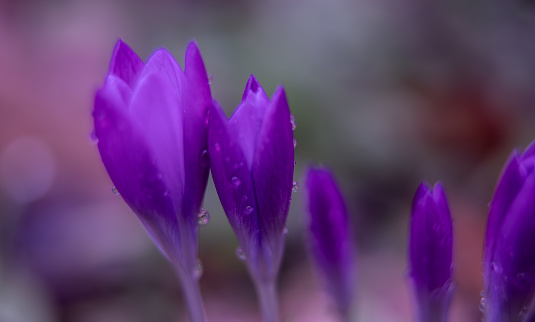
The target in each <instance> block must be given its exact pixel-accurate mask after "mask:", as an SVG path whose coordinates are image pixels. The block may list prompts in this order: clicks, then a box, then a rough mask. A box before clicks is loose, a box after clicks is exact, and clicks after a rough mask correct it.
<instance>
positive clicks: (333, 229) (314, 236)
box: [306, 168, 355, 318]
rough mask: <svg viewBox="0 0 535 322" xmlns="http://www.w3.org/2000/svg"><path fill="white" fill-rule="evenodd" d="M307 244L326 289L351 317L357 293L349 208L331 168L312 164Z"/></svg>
mask: <svg viewBox="0 0 535 322" xmlns="http://www.w3.org/2000/svg"><path fill="white" fill-rule="evenodd" d="M306 187H307V196H308V198H307V204H306V208H307V209H308V214H309V218H308V224H309V233H308V244H309V247H310V251H311V255H312V259H313V260H314V263H315V264H316V266H317V267H318V270H319V273H320V274H321V277H322V278H323V280H324V283H325V287H326V289H327V291H328V292H329V293H330V294H331V295H332V297H333V300H334V304H335V305H336V308H337V309H338V311H339V313H340V314H341V315H342V316H343V317H344V318H348V315H349V310H350V305H351V301H352V298H353V294H354V286H355V281H354V276H355V275H354V268H355V262H354V249H353V236H352V233H351V223H350V220H349V217H348V213H347V208H346V205H345V202H344V199H343V197H342V194H341V193H340V190H339V189H338V186H337V184H336V181H335V179H334V177H333V176H332V174H331V172H330V171H329V170H327V169H324V168H310V169H308V171H307V174H306Z"/></svg>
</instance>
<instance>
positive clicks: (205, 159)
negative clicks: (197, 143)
mask: <svg viewBox="0 0 535 322" xmlns="http://www.w3.org/2000/svg"><path fill="white" fill-rule="evenodd" d="M199 162H200V163H201V166H203V167H207V166H209V165H210V156H209V155H208V150H207V149H203V150H202V151H201V155H200V157H199Z"/></svg>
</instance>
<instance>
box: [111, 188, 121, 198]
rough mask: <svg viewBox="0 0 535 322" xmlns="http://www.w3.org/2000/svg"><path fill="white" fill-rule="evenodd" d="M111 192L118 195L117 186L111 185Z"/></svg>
mask: <svg viewBox="0 0 535 322" xmlns="http://www.w3.org/2000/svg"><path fill="white" fill-rule="evenodd" d="M111 192H112V193H113V194H114V195H116V196H118V195H119V190H117V188H115V186H113V187H111Z"/></svg>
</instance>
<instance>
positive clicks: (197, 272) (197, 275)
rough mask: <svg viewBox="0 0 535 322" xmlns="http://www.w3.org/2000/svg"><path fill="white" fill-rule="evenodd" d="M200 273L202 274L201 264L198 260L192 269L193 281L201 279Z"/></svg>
mask: <svg viewBox="0 0 535 322" xmlns="http://www.w3.org/2000/svg"><path fill="white" fill-rule="evenodd" d="M202 273H203V267H202V262H201V261H200V260H199V259H197V264H195V267H194V268H193V278H195V279H199V278H201V276H202Z"/></svg>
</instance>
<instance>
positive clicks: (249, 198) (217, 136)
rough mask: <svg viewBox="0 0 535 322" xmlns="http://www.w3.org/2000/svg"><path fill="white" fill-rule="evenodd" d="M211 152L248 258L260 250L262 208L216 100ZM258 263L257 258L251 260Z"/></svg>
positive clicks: (226, 204) (219, 188) (225, 204)
mask: <svg viewBox="0 0 535 322" xmlns="http://www.w3.org/2000/svg"><path fill="white" fill-rule="evenodd" d="M209 124H210V126H209V129H208V151H209V154H210V163H211V167H212V177H213V180H214V184H215V187H216V189H217V193H218V195H219V199H220V200H221V204H222V206H223V209H224V210H225V213H226V214H227V217H228V220H229V222H230V224H231V226H232V228H233V229H234V232H235V233H236V235H237V237H238V240H239V241H240V244H241V245H242V250H243V251H244V252H245V253H246V254H247V256H248V257H250V256H253V257H256V254H257V253H258V230H259V227H258V207H257V204H256V198H255V194H254V186H253V181H252V179H251V173H250V172H249V169H248V168H247V163H246V161H245V156H244V155H243V152H242V150H241V146H240V145H239V143H238V142H236V141H235V140H234V139H233V138H232V136H231V134H230V132H229V129H228V124H227V118H226V116H225V114H224V113H223V110H222V109H221V107H219V104H217V103H216V102H214V105H213V106H212V108H211V112H210V121H209ZM249 260H251V262H255V258H249V259H248V261H249Z"/></svg>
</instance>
